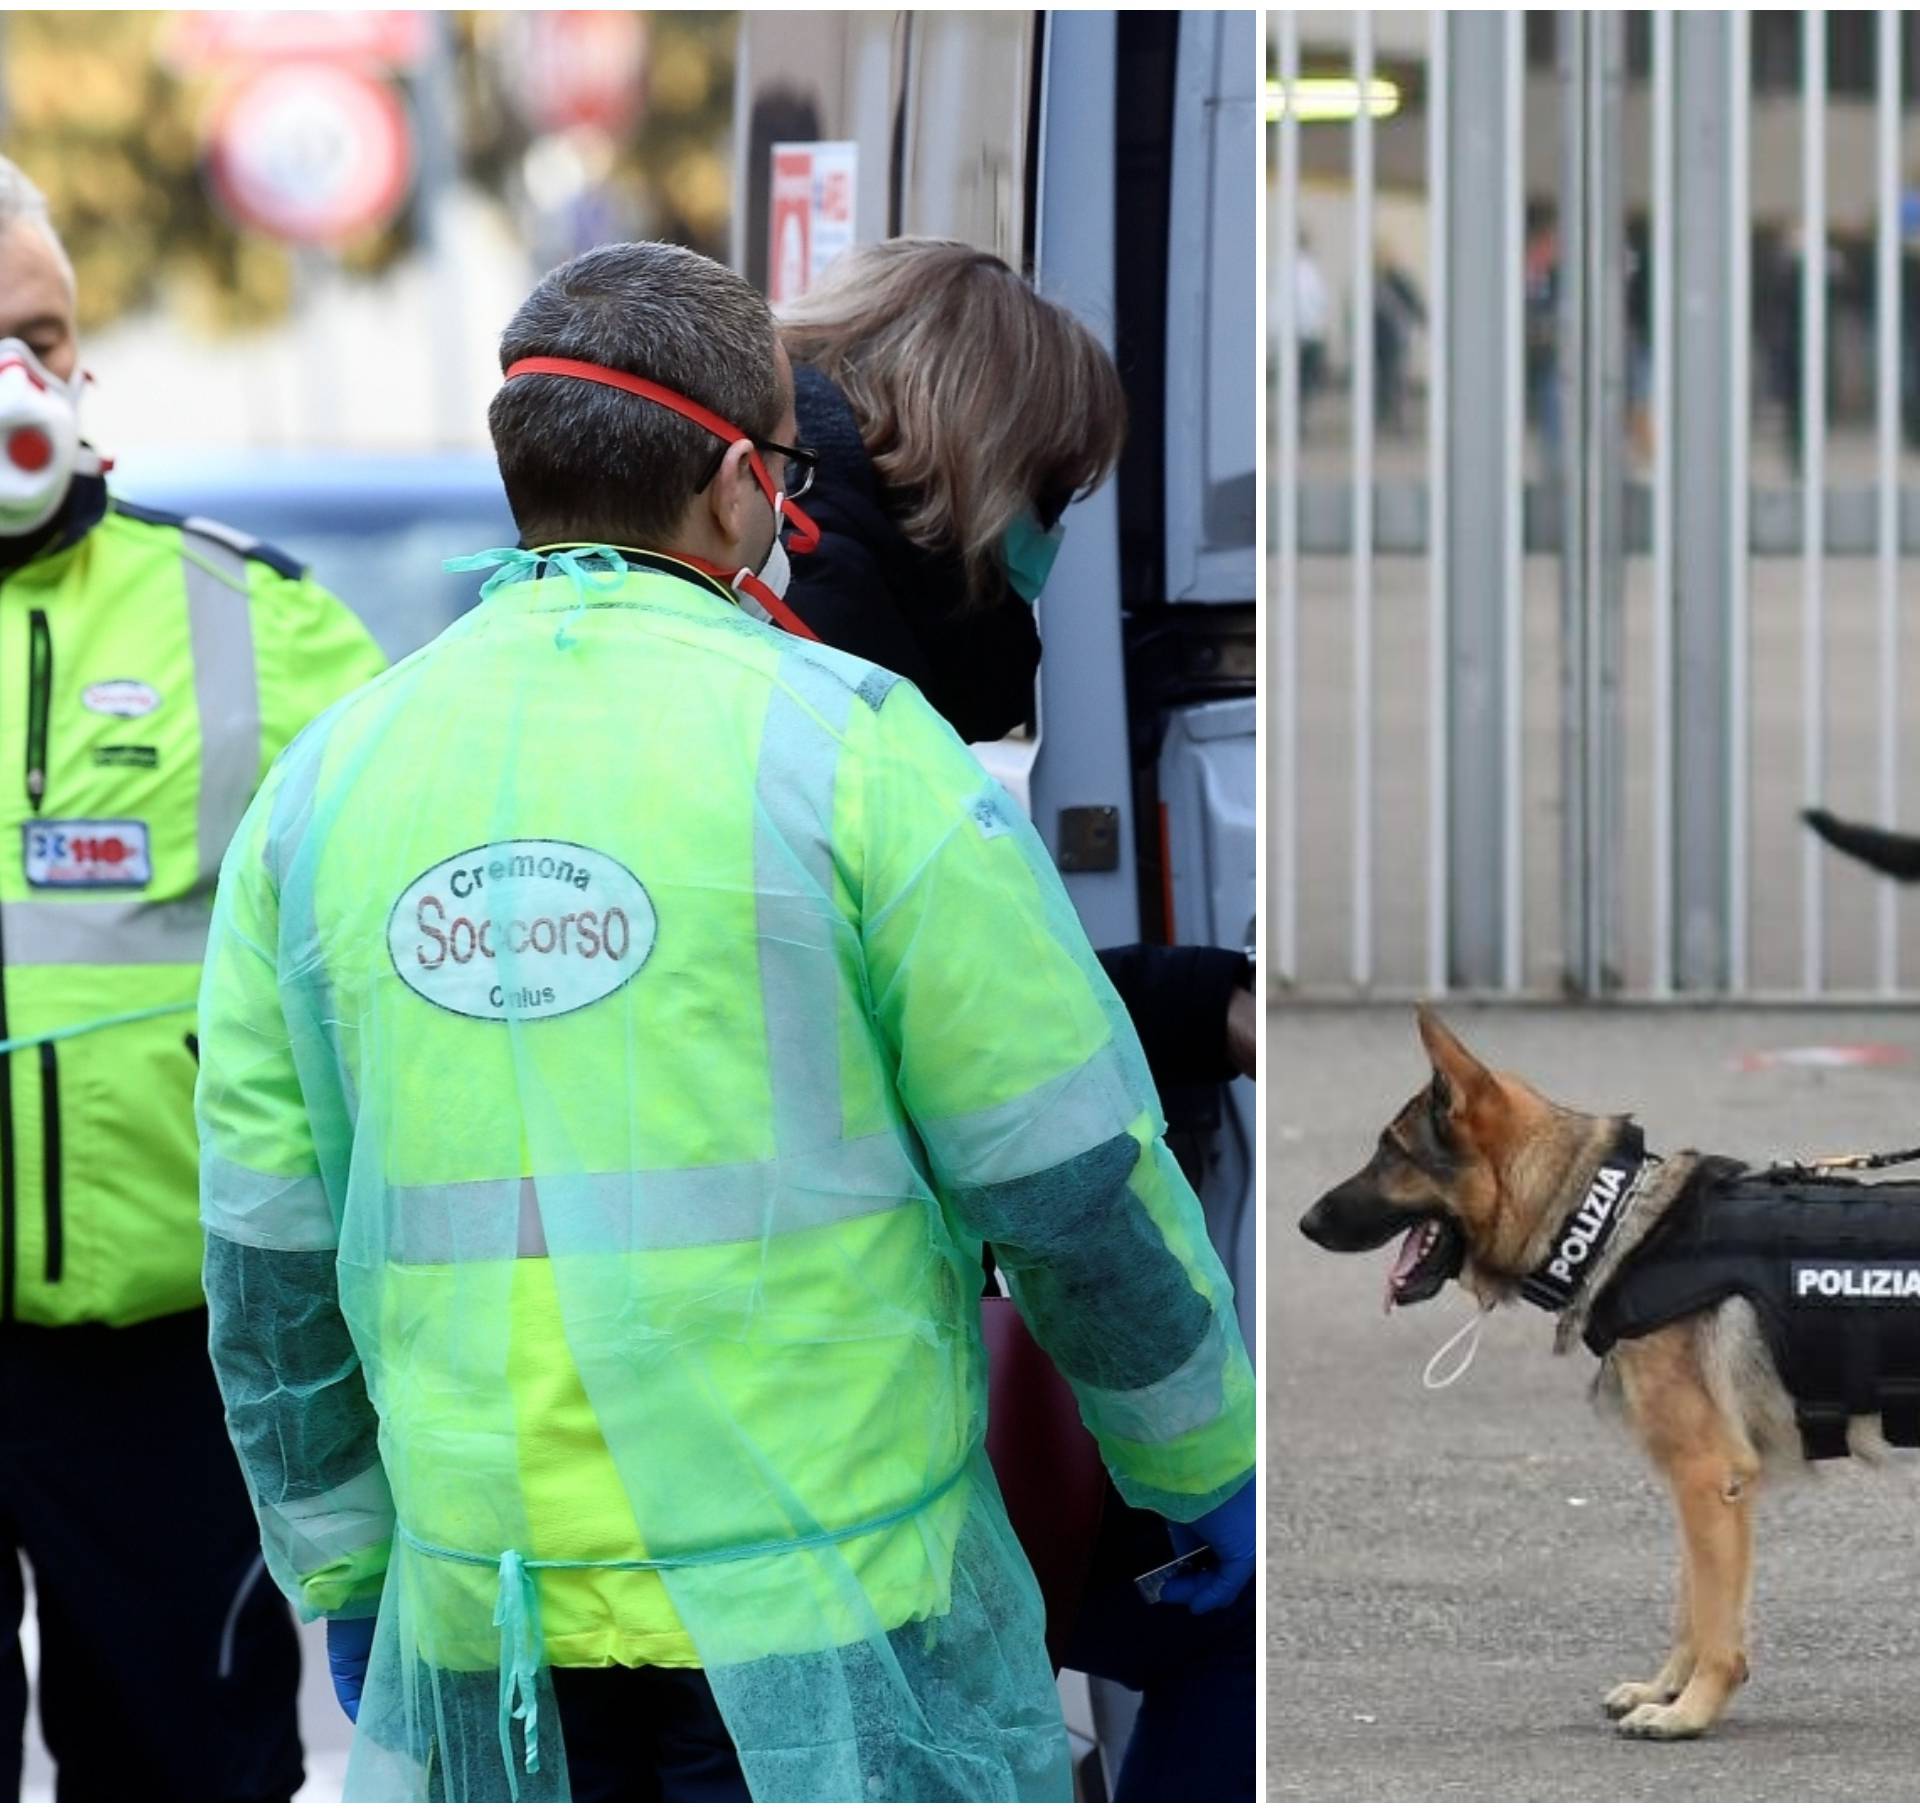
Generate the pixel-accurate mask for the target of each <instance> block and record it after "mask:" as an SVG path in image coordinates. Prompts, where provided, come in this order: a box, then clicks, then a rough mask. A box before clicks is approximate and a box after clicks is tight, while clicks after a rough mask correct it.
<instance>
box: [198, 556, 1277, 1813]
mask: <svg viewBox="0 0 1920 1813" xmlns="http://www.w3.org/2000/svg"><path fill="white" fill-rule="evenodd" d="M519 560H520V563H521V570H522V571H523V572H526V573H531V572H533V571H534V570H535V568H534V563H533V557H531V556H521V557H519ZM564 564H565V565H566V567H567V569H568V570H567V571H565V572H562V573H549V575H548V576H546V577H542V578H537V579H535V578H525V579H522V580H520V581H518V582H516V583H509V584H506V585H505V586H503V587H501V588H499V589H496V590H494V591H493V593H492V596H491V597H490V598H488V599H487V600H486V601H485V602H483V603H482V604H481V605H480V606H479V607H478V608H477V609H476V610H475V611H474V612H473V613H472V614H471V615H470V616H469V617H467V618H465V619H462V620H461V621H460V622H459V623H457V624H456V625H455V626H454V627H453V628H452V629H450V630H448V631H447V632H446V633H445V634H444V635H443V636H442V637H441V638H440V639H439V641H437V642H436V643H434V644H433V645H432V646H430V647H429V648H427V649H425V650H423V651H422V652H421V653H420V654H418V655H416V656H414V657H412V658H411V659H410V660H408V661H406V662H403V663H402V664H400V665H399V666H398V667H396V668H395V669H394V670H393V671H392V672H390V673H389V674H387V675H386V676H385V677H384V678H382V679H381V680H379V681H377V682H376V683H374V684H373V685H372V686H370V687H368V688H366V689H364V690H363V691H361V692H360V693H358V694H356V695H355V696H354V697H353V698H351V699H349V700H347V701H346V702H345V703H344V704H342V705H341V706H340V707H338V708H337V709H335V710H334V711H332V712H330V713H329V714H328V715H327V716H326V717H325V718H323V719H322V720H321V721H320V722H319V723H317V724H316V725H314V726H313V727H312V729H311V730H309V731H308V732H307V733H306V735H304V736H303V737H302V738H300V739H299V740H298V741H297V742H296V744H295V745H294V747H293V748H292V749H291V750H290V751H289V752H288V754H287V756H286V757H285V758H284V759H283V760H282V762H281V763H280V765H279V766H278V768H277V769H276V770H275V772H274V774H273V775H272V777H271V778H270V780H269V783H268V785H267V787H266V788H265V789H264V790H263V792H262V795H261V797H260V798H259V800H258V801H256V803H255V805H254V807H253V808H252V810H251V811H250V812H249V814H248V817H247V820H246V823H245V824H244V825H243V827H242V830H241V833H240V835H239V836H238V837H237V838H236V839H235V842H234V846H233V849H232V852H231V854H230V855H229V858H228V861H227V864H226V867H225V870H224V871H223V874H222V879H221V889H220V896H219V902H218V906H217V909H216V913H215V927H214V933H213V938H212V942H211V946H210V949H209V955H208V963H207V970H206V977H205V984H204V988H203V992H202V998H201V1025H202V1041H203V1045H202V1065H203V1067H202V1071H201V1080H200V1093H199V1111H200V1125H201V1131H202V1136H203V1152H204V1157H203V1164H204V1194H203V1216H204V1220H205V1224H206V1230H207V1236H208V1257H207V1295H208V1301H209V1305H210V1308H211V1313H212V1317H213V1352H214V1359H215V1364H216V1368H217V1370H218V1371H219V1374H220V1378H221V1383H222V1387H223V1390H224V1392H225V1396H226V1401H227V1406H228V1418H229V1424H230V1427H231V1428H232V1431H233V1434H234V1438H235V1442H236V1445H237V1447H238V1450H239V1453H240V1457H241V1461H242V1465H243V1468H244V1470H245V1472H246V1474H247V1477H248V1480H249V1484H250V1486H251V1489H252V1491H253V1494H254V1498H255V1501H256V1505H257V1508H258V1512H259V1516H260V1520H261V1527H262V1532H263V1536H264V1540H265V1549H266V1555H267V1559H268V1563H269V1566H270V1567H271V1568H272V1570H273V1573H274V1577H275V1578H276V1579H277V1580H278V1581H279V1583H280V1584H281V1586H282V1587H283V1588H284V1589H285V1590H286V1591H287V1592H288V1594H289V1595H291V1596H292V1598H293V1599H294V1601H295V1603H296V1605H297V1606H298V1607H299V1609H300V1610H301V1612H302V1614H303V1615H305V1616H307V1617H312V1616H315V1615H319V1614H322V1613H332V1614H346V1615H366V1614H368V1613H371V1612H372V1611H373V1610H374V1609H375V1607H376V1606H378V1607H379V1608H380V1620H381V1622H380V1628H379V1633H378V1637H377V1640H376V1647H375V1654H374V1659H373V1665H372V1669H371V1671H370V1674H369V1678H368V1684H367V1696H366V1698H365V1700H364V1701H363V1703H362V1712H361V1718H360V1723H359V1729H358V1735H357V1738H356V1750H355V1758H354V1764H353V1773H352V1776H351V1778H350V1782H349V1791H350V1793H352V1794H353V1795H354V1796H355V1797H359V1796H361V1795H366V1796H369V1797H385V1798H470V1797H471V1798H485V1797H490V1796H491V1797H503V1796H505V1795H507V1794H513V1795H518V1796H523V1797H524V1796H526V1795H528V1794H536V1795H542V1796H544V1795H545V1794H546V1793H548V1792H551V1791H554V1790H555V1789H556V1788H557V1786H558V1785H559V1783H560V1782H562V1781H563V1780H564V1773H563V1762H562V1759H561V1758H560V1757H559V1755H558V1751H559V1746H558V1739H557V1733H556V1732H555V1730H554V1728H553V1726H552V1725H551V1724H548V1723H547V1722H546V1721H545V1720H543V1719H542V1717H541V1707H542V1705H543V1704H546V1703H547V1701H546V1694H547V1689H546V1686H545V1675H544V1667H545V1665H548V1664H551V1665H558V1666H568V1667H592V1666H599V1665H605V1664H610V1663H612V1664H628V1665H639V1664H668V1665H674V1664H678V1665H694V1664H698V1665H700V1666H703V1667H705V1668H706V1669H707V1671H708V1674H709V1677H710V1679H711V1680H712V1682H713V1685H714V1690H715V1693H716V1697H717V1698H718V1700H719V1703H720V1706H721V1709H722V1712H723V1714H724V1716H725V1717H726V1718H727V1721H728V1725H729V1728H730V1730H731V1731H732V1734H733V1736H734V1739H735V1742H736V1744H737V1745H738V1746H739V1748H740V1751H741V1755H742V1758H743V1762H744V1765H745V1767H746V1769H747V1773H748V1779H749V1781H750V1782H751V1783H752V1785H753V1788H754V1792H755V1794H756V1797H758V1798H777V1799H817V1798H829V1799H831V1798H854V1799H865V1798H874V1797H877V1796H883V1797H885V1798H909V1799H938V1798H955V1797H957V1798H962V1799H981V1798H986V1799H1003V1798H1026V1797H1033V1796H1036V1795H1047V1794H1051V1793H1055V1792H1060V1791H1063V1790H1064V1788H1065V1785H1066V1773H1065V1759H1066V1750H1065V1745H1064V1738H1063V1736H1062V1735H1061V1733H1060V1729H1059V1719H1058V1702H1057V1698H1056V1696H1055V1693H1054V1689H1053V1683H1052V1678H1051V1675H1050V1672H1049V1670H1048V1667H1047V1664H1046V1661H1045V1656H1044V1650H1043V1647H1042V1641H1041V1612H1040V1605H1039V1599H1038V1595H1037V1592H1036V1591H1035V1589H1034V1586H1033V1581H1032V1576H1031V1572H1030V1570H1028V1568H1027V1566H1026V1563H1025V1560H1024V1557H1022V1556H1021V1555H1020V1554H1019V1551H1018V1547H1017V1545H1016V1544H1015V1543H1014V1541H1013V1538H1012V1536H1011V1534H1010V1532H1009V1531H1008V1529H1007V1526H1006V1522H1005V1514H1004V1511H1003V1510H1002V1509H1001V1507H1000V1503H999V1499H998V1495H997V1492H996V1491H995V1489H994V1486H993V1483H992V1478H991V1473H990V1471H989V1470H988V1469H987V1468H986V1466H985V1465H984V1462H983V1461H982V1458H981V1438H982V1428H983V1423H984V1414H985V1410H984V1406H985V1391H984V1363H983V1359H982V1352H981V1346H980V1338H979V1325H978V1296H979V1289H980V1270H979V1262H978V1254H979V1251H980V1247H981V1243H982V1242H983V1241H984V1242H990V1243H991V1245H992V1250H993V1252H994V1254H995V1256H996V1260H997V1262H998V1264H999V1265H1000V1267H1001V1268H1002V1270H1003V1271H1004V1273H1005V1274H1006V1275H1007V1277H1008V1278H1009V1281H1010V1284H1011V1287H1012V1291H1013V1294H1014V1295H1015V1297H1016V1299H1017V1300H1018V1302H1019V1303H1020V1306H1021V1308H1022V1310H1023V1312H1024V1314H1025V1315H1026V1317H1027V1318H1028V1320H1029V1322H1030V1324H1031V1326H1032V1327H1033V1329H1034V1331H1035V1333H1036V1334H1037V1336H1038V1337H1039V1338H1040V1340H1041V1341H1042V1343H1043V1344H1044V1345H1045V1346H1046V1347H1047V1348H1048V1350H1049V1351H1050V1353H1051V1354H1052V1355H1053V1357H1054V1359H1055V1360H1056V1362H1057V1363H1058V1364H1059V1365H1060V1367H1061V1369H1062V1371H1063V1372H1064V1373H1065V1374H1066V1376H1067V1377H1068V1378H1069V1379H1070V1380H1071V1381H1072V1383H1073V1385H1074V1387H1075V1390H1076V1392H1077V1395H1078V1397H1079V1401H1080V1404H1081V1407H1082V1410H1083V1413H1084V1415H1085V1418H1086V1420H1087V1423H1088V1425H1089V1426H1090V1428H1091V1429H1092V1430H1093V1432H1094V1433H1095V1434H1096V1436H1097V1437H1098V1438H1099V1440H1100V1443H1101V1446H1102V1449H1103V1452H1104V1454H1105V1456H1106V1459H1107V1462H1108V1465H1109V1467H1110V1469H1111V1471H1112V1474H1113V1476H1114V1478H1115V1480H1116V1482H1117V1483H1118V1484H1119V1486H1120V1489H1121V1490H1122V1492H1123V1493H1125V1495H1126V1496H1127V1497H1128V1498H1129V1499H1130V1500H1131V1501H1132V1502H1134V1503H1136V1504H1141V1505H1148V1506H1152V1507H1154V1508H1156V1509H1158V1510H1160V1511H1162V1512H1164V1513H1165V1514H1167V1515H1168V1516H1171V1517H1176V1518H1191V1517H1193V1516H1196V1515H1199V1514H1201V1513H1202V1512H1204V1511H1206V1510H1208V1509H1211V1508H1212V1507H1214V1506H1215V1505H1217V1504H1219V1503H1220V1502H1222V1501H1223V1500H1224V1499H1225V1498H1226V1497H1228V1496H1229V1495H1230V1494H1231V1493H1232V1492H1233V1491H1234V1490H1235V1489H1236V1488H1237V1487H1239V1486H1240V1485H1241V1484H1242V1483H1243V1482H1244V1481H1245V1480H1246V1478H1247V1477H1248V1476H1249V1474H1250V1472H1251V1470H1252V1467H1253V1462H1254V1446H1253V1444H1254V1411H1253V1393H1252V1375H1251V1372H1250V1369H1249V1366H1248V1362H1247V1358H1246V1354H1245V1351H1244V1349H1243V1347H1242V1345H1241V1342H1240V1338H1239V1334H1238V1331H1237V1325H1236V1322H1235V1318H1234V1312H1233V1305H1232V1301H1231V1292H1230V1287H1229V1285H1228V1283H1227V1281H1226V1278H1225V1276H1224V1274H1223V1272H1222V1269H1221V1267H1220V1264H1219V1262H1218V1260H1217V1258H1216V1257H1215V1255H1214V1253H1213V1250H1212V1248H1211V1247H1210V1245H1209V1243H1208V1240H1207V1235H1206V1231H1205V1228H1204V1225H1203V1222H1202V1218H1201V1215H1200V1211H1199V1207H1198V1204H1197V1203H1196V1201H1195V1199H1194V1197H1193V1196H1192V1194H1191V1192H1190V1190H1189V1189H1188V1187H1187V1185H1186V1183H1185V1182H1184V1180H1183V1179H1182V1177H1181V1175H1180V1172H1179V1170H1178V1167H1177V1166H1176V1165H1175V1163H1174V1161H1173V1160H1172V1158H1171V1156H1170V1154H1169V1153H1168V1152H1167V1149H1166V1147H1165V1145H1164V1144H1163V1143H1162V1139H1161V1132H1162V1121H1161V1116H1160V1111H1159V1107H1158V1104H1157V1102H1156V1100H1155V1097H1154V1094H1153V1090H1152V1087H1151V1084H1150V1083H1149V1081H1148V1079H1147V1073H1146V1067H1145V1064H1144V1061H1143V1060H1142V1058H1141V1055H1140V1051H1139V1047H1138V1043H1137V1041H1136V1039H1135V1037H1134V1034H1133V1031H1132V1029H1131V1026H1130V1025H1129V1023H1128V1021H1127V1019H1126V1016H1125V1013H1124V1010H1123V1009H1122V1008H1121V1007H1120V1004H1119V1002H1118V1000H1117V998H1116V997H1115V996H1114V994H1113V992H1112V990H1111V988H1110V987H1109V986H1108V984H1107V982H1106V979H1105V977H1104V976H1103V974H1102V973H1101V970H1100V967H1099V965H1098V963H1097V961H1096V960H1095V958H1094V956H1093V954H1092V952H1091V951H1090V950H1089V949H1088V947H1087V943H1086V940H1085V937H1084V936H1083V934H1082V932H1081V930H1080V928H1079V924H1078V921H1077V919H1076V918H1075V915H1074V912H1073V909H1072V906H1071V904H1070V902H1069V901H1068V899H1067V896H1066V893H1065V891H1064V889H1063V888H1062V887H1061V885H1060V882H1059V878H1058V876H1057V875H1056V874H1055V873H1054V871H1053V869H1052V867H1051V865H1050V863H1049V861H1048V859H1047V856H1046V854H1045V851H1044V848H1043V846H1042V845H1041V844H1040V842H1039V840H1038V838H1037V837H1036V836H1035V835H1034V833H1033V831H1032V829H1031V827H1030V826H1029V825H1028V824H1027V823H1026V821H1025V820H1024V818H1023V817H1022V815H1021V814H1020V812H1019V810H1018V808H1017V807H1015V806H1014V805H1013V804H1012V802H1011V801H1010V800H1009V799H1008V798H1007V797H1006V795H1005V794H1004V793H1003V792H1002V791H1001V789H1000V788H999V787H998V786H997V785H995V784H994V783H993V782H991V781H990V780H989V779H988V778H987V777H986V775H985V774H984V773H983V771H982V770H981V769H980V768H979V766H978V765H977V763H976V762H975V761H974V759H973V757H972V756H971V755H970V754H969V753H968V752H967V750H966V749H965V747H964V746H963V745H962V744H961V743H960V742H959V741H958V739H957V738H956V737H955V736H954V735H953V733H952V731H951V730H950V729H949V728H948V727H947V726H946V725H945V724H944V723H943V722H942V721H941V720H940V719H939V718H938V717H937V716H936V714H935V713H934V712H933V711H932V710H931V708H930V707H928V706H927V704H926V703H925V701H924V700H923V699H922V698H921V697H920V696H919V694H918V693H917V692H916V691H915V690H914V689H913V688H912V687H911V686H909V685H907V684H905V683H904V682H897V681H896V680H895V679H894V677H893V676H891V675H889V674H886V673H884V672H882V671H880V670H878V669H875V668H872V667H869V666H867V665H865V664H863V663H861V662H859V661H857V660H854V659H852V658H851V657H848V656H845V655H842V654H839V653H837V652H835V651H832V650H828V649H824V648H820V647H817V646H813V645H810V644H807V643H805V642H802V641H799V640H796V639H794V638H791V637H789V636H787V635H785V634H783V633H781V632H779V631H777V630H774V629H772V628H770V627H768V626H766V625H763V624H760V623H756V622H754V621H752V620H751V619H749V618H748V617H747V616H746V615H745V614H744V613H743V612H742V611H741V610H740V609H739V608H738V607H737V606H736V605H735V604H734V603H733V601H732V600H731V598H730V597H729V596H728V595H727V594H726V593H725V592H723V591H722V590H721V589H720V588H718V587H716V586H713V585H711V584H710V583H708V582H706V581H704V580H702V579H701V578H700V577H699V576H698V575H696V574H694V573H692V572H691V571H690V570H688V569H686V568H684V567H680V566H678V565H676V564H674V563H671V562H664V561H658V560H655V559H653V558H651V557H647V558H643V559H641V560H639V561H638V562H637V563H636V564H634V565H633V566H631V568H627V567H626V566H625V564H624V563H622V562H620V561H619V559H618V557H617V556H614V555H612V554H610V553H602V554H599V555H596V556H594V557H592V559H591V560H589V558H588V557H585V556H574V557H570V558H569V559H568V560H567V561H566V562H565V563H564ZM476 1682H480V1683H483V1684H485V1686H486V1688H487V1692H488V1696H489V1697H488V1698H487V1699H486V1701H485V1704H484V1706H481V1707H478V1708H476V1706H475V1704H474V1703H473V1700H472V1694H473V1693H474V1692H476V1691H478V1690H477V1689H476V1688H475V1687H474V1685H473V1684H474V1683H476ZM496 1683H497V1691H498V1693H499V1695H500V1708H501V1709H500V1712H499V1716H498V1718H497V1719H496V1718H495V1717H494V1716H493V1713H492V1707H493V1699H492V1697H491V1695H492V1693H493V1691H494V1690H495V1685H496ZM463 1696H465V1697H463ZM509 1706H511V1707H512V1708H513V1710H514V1716H515V1723H514V1724H513V1726H512V1735H511V1741H506V1740H505V1739H503V1737H502V1736H501V1733H503V1732H506V1731H507V1729H508V1721H507V1708H508V1707H509ZM450 1707H452V1708H455V1710H453V1711H449V1708H450ZM909 1740H911V1741H909Z"/></svg>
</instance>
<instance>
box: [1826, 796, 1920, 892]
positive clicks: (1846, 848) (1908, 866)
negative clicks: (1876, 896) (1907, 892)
mask: <svg viewBox="0 0 1920 1813" xmlns="http://www.w3.org/2000/svg"><path fill="white" fill-rule="evenodd" d="M1800 816H1801V818H1802V819H1803V820H1805V821H1806V823H1807V824H1808V825H1809V826H1811V827H1812V829H1813V830H1815V831H1817V832H1818V833H1819V834H1820V836H1822V837H1824V838H1825V839H1826V840H1827V842H1828V843H1830V844H1832V845H1833V847H1834V848H1835V849H1836V850H1840V851H1843V852H1844V853H1845V854H1846V855H1848V856H1852V857H1856V858H1858V859H1859V860H1860V861H1861V862H1863V863H1865V864H1866V865H1867V867H1868V868H1870V869H1877V870H1878V871H1879V872H1880V873H1881V874H1882V875H1891V876H1892V877H1893V878H1894V879H1895V880H1896V881H1920V837H1903V836H1901V835H1900V833H1899V832H1898V831H1879V830H1876V829H1875V828H1874V827H1873V826H1872V825H1854V824H1849V823H1848V822H1847V821H1846V820H1845V819H1843V818H1835V817H1834V816H1833V814H1832V813H1831V812H1826V811H1822V810H1821V808H1820V807H1818V806H1809V807H1808V808H1807V809H1806V811H1804V812H1802V813H1801V814H1800Z"/></svg>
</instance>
